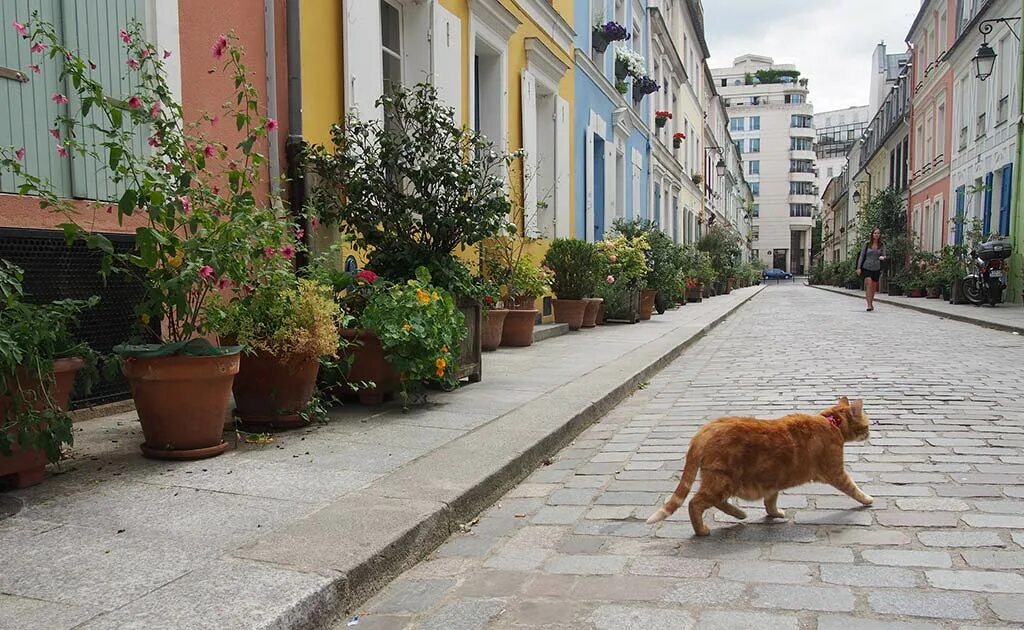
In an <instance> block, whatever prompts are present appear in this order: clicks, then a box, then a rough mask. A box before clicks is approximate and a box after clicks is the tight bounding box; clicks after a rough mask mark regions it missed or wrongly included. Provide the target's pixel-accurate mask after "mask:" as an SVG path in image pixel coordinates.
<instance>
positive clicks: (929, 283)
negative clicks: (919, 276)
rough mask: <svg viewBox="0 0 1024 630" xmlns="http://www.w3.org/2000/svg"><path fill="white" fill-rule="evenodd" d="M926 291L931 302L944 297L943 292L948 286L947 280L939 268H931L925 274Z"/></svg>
mask: <svg viewBox="0 0 1024 630" xmlns="http://www.w3.org/2000/svg"><path fill="white" fill-rule="evenodd" d="M924 281H925V290H926V292H927V297H928V299H930V300H937V299H939V298H941V297H942V290H943V288H944V287H945V285H946V278H945V276H943V274H942V272H941V271H940V270H939V269H938V267H935V266H933V267H930V268H929V269H928V270H927V271H926V272H925V274H924Z"/></svg>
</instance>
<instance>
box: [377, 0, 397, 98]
mask: <svg viewBox="0 0 1024 630" xmlns="http://www.w3.org/2000/svg"><path fill="white" fill-rule="evenodd" d="M380 35H381V44H382V52H381V57H382V64H383V67H384V93H385V94H390V93H391V92H393V91H394V89H395V88H397V87H399V86H401V85H402V14H401V13H399V11H398V7H396V6H395V5H393V4H391V3H390V2H387V1H386V0H381V2H380Z"/></svg>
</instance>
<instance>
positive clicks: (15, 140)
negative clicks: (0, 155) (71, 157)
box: [0, 0, 71, 196]
mask: <svg viewBox="0 0 1024 630" xmlns="http://www.w3.org/2000/svg"><path fill="white" fill-rule="evenodd" d="M33 11H39V17H40V18H41V19H43V20H46V21H47V22H50V23H51V24H54V25H55V26H56V28H57V29H60V28H61V22H62V19H61V18H62V16H61V0H3V2H0V33H2V34H3V35H2V36H0V66H2V67H4V68H10V69H11V70H18V71H20V72H23V73H25V74H26V75H27V76H28V78H29V81H28V83H22V82H20V81H14V80H12V79H0V146H5V147H10V146H13V147H15V148H20V147H24V148H25V168H26V170H27V171H28V172H29V173H32V174H33V175H38V176H39V177H41V178H43V179H44V180H49V181H50V183H51V185H52V186H53V188H54V190H55V191H56V192H57V194H59V195H62V196H69V195H70V194H71V169H70V165H69V163H68V160H65V159H61V158H60V157H59V156H58V155H57V149H56V146H57V140H55V139H53V138H52V137H50V134H49V129H50V127H51V125H53V121H54V119H55V118H56V117H57V116H60V115H63V114H66V113H67V107H66V106H62V105H57V104H56V103H54V102H53V101H52V100H50V97H51V96H53V94H54V93H55V92H62V93H63V92H65V88H64V86H63V84H62V83H61V82H60V81H59V77H60V70H61V67H60V60H59V59H55V60H53V61H51V60H50V59H49V58H46V57H45V55H34V54H32V53H31V52H30V51H29V43H28V42H27V41H26V40H24V39H22V38H20V37H18V36H17V35H16V34H15V32H14V29H12V28H11V22H13V21H15V20H17V21H18V22H21V23H22V24H27V23H28V22H29V20H31V18H32V12H33ZM32 63H37V64H39V65H40V66H41V67H42V73H41V74H34V73H32V72H31V70H30V69H29V64H32ZM21 183H22V182H19V181H16V180H15V179H14V177H12V176H11V175H9V174H5V173H4V172H3V171H0V192H6V193H13V192H17V190H18V186H19V185H20V184H21Z"/></svg>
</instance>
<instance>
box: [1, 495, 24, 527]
mask: <svg viewBox="0 0 1024 630" xmlns="http://www.w3.org/2000/svg"><path fill="white" fill-rule="evenodd" d="M21 506H22V503H21V499H16V498H14V497H5V496H3V495H0V521H2V520H4V519H5V518H7V517H9V516H14V515H15V514H17V513H18V512H20V511H21Z"/></svg>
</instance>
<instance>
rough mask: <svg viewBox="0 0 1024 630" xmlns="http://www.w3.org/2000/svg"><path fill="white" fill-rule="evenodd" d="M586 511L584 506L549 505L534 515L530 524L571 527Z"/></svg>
mask: <svg viewBox="0 0 1024 630" xmlns="http://www.w3.org/2000/svg"><path fill="white" fill-rule="evenodd" d="M586 511H587V508H585V507H583V506H568V505H549V506H546V507H543V508H541V509H540V511H538V512H537V513H536V514H534V515H533V518H532V519H530V522H531V523H533V524H535V525H571V524H573V523H575V522H576V521H578V520H580V517H582V516H583V513H584V512H586Z"/></svg>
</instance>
